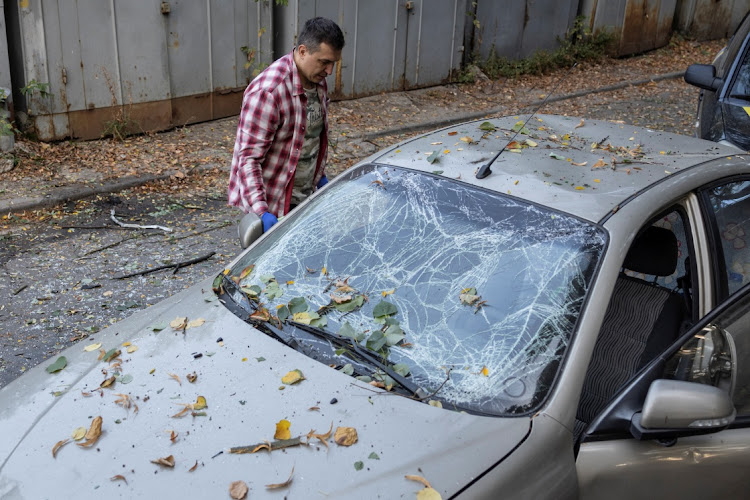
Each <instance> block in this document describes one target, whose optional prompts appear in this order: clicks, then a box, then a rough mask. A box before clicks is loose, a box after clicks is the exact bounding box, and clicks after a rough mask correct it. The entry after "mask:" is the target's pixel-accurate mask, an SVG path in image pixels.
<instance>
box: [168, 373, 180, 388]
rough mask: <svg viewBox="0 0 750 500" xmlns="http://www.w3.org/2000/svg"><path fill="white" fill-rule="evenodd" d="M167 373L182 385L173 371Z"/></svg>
mask: <svg viewBox="0 0 750 500" xmlns="http://www.w3.org/2000/svg"><path fill="white" fill-rule="evenodd" d="M167 375H169V376H170V377H172V378H173V379H175V380H176V381H177V383H178V384H180V385H182V381H181V380H180V377H178V376H177V375H175V374H174V373H169V372H167Z"/></svg>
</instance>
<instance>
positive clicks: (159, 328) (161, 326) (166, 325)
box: [149, 321, 169, 332]
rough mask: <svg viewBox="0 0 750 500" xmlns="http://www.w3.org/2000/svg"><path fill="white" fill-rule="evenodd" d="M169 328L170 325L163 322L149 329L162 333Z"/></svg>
mask: <svg viewBox="0 0 750 500" xmlns="http://www.w3.org/2000/svg"><path fill="white" fill-rule="evenodd" d="M168 326H169V323H167V322H166V321H164V322H161V323H157V324H155V325H151V326H150V327H149V328H150V329H151V330H152V331H154V332H160V331H162V330H164V329H165V328H166V327H168Z"/></svg>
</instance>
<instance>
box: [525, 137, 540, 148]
mask: <svg viewBox="0 0 750 500" xmlns="http://www.w3.org/2000/svg"><path fill="white" fill-rule="evenodd" d="M524 142H525V143H526V145H527V146H529V147H531V148H535V147H537V143H536V142H534V141H532V140H531V139H526V140H525V141H524Z"/></svg>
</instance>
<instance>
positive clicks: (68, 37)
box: [45, 0, 86, 111]
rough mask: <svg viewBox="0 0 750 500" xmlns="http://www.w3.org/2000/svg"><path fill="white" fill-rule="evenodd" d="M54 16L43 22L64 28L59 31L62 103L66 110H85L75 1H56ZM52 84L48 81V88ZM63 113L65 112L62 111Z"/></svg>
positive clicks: (84, 86)
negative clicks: (55, 20)
mask: <svg viewBox="0 0 750 500" xmlns="http://www.w3.org/2000/svg"><path fill="white" fill-rule="evenodd" d="M57 4H58V6H57V11H56V15H57V18H58V20H59V22H58V23H55V22H54V18H52V19H49V20H45V25H46V24H50V25H54V24H57V25H58V26H65V29H63V30H60V38H59V46H60V53H61V56H62V60H61V65H62V66H63V68H64V69H65V83H64V85H62V87H63V88H64V89H65V95H64V101H65V103H66V106H67V108H68V109H72V110H78V109H86V91H85V89H86V82H85V81H84V74H83V59H81V43H80V38H79V36H78V12H77V11H76V9H75V0H58V1H57ZM61 83H62V82H61ZM52 85H53V82H52V81H50V86H52ZM63 111H67V109H66V110H63Z"/></svg>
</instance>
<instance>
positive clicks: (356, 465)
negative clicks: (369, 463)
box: [354, 460, 365, 470]
mask: <svg viewBox="0 0 750 500" xmlns="http://www.w3.org/2000/svg"><path fill="white" fill-rule="evenodd" d="M364 467H365V464H364V463H363V462H362V461H361V460H358V461H356V462H354V470H362V469H363V468H364Z"/></svg>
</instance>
